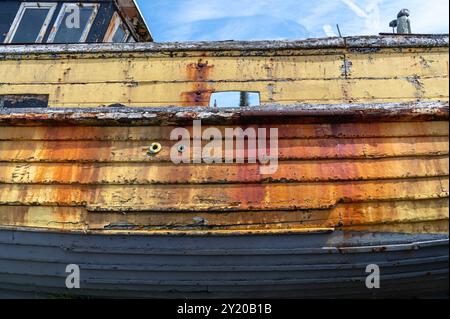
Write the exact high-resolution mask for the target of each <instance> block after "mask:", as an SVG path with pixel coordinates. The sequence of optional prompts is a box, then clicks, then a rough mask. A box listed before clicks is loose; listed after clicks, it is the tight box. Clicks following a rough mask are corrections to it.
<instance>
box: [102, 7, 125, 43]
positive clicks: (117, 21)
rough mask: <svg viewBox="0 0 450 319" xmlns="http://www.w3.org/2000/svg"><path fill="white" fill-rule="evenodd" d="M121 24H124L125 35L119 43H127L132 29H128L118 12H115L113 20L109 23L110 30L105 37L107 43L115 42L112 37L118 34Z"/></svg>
mask: <svg viewBox="0 0 450 319" xmlns="http://www.w3.org/2000/svg"><path fill="white" fill-rule="evenodd" d="M120 26H123V27H124V29H125V34H124V37H123V38H122V42H117V43H126V42H127V41H128V39H129V37H130V35H131V32H130V30H128V28H127V26H126V24H125V23H123V21H122V18H121V17H120V15H119V14H118V13H117V12H114V14H113V16H112V18H111V22H110V24H109V27H108V30H107V31H106V34H105V37H104V38H103V42H105V43H113V42H112V39H113V38H114V36H115V35H116V32H117V30H118V29H119V27H120Z"/></svg>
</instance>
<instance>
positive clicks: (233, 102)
mask: <svg viewBox="0 0 450 319" xmlns="http://www.w3.org/2000/svg"><path fill="white" fill-rule="evenodd" d="M260 104H261V102H260V96H259V92H248V91H229V92H215V93H213V94H212V95H211V99H210V102H209V106H210V107H219V108H228V107H229V108H233V107H247V106H250V107H252V106H259V105H260Z"/></svg>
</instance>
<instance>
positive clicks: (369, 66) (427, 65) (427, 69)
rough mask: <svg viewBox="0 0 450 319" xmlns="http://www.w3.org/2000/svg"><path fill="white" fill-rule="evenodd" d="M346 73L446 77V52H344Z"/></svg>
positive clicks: (378, 75) (379, 76)
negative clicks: (346, 65) (346, 66)
mask: <svg viewBox="0 0 450 319" xmlns="http://www.w3.org/2000/svg"><path fill="white" fill-rule="evenodd" d="M346 59H347V60H348V62H347V63H348V68H347V71H348V72H347V74H348V76H349V77H351V78H395V77H408V76H412V75H417V76H418V77H435V76H443V77H448V62H449V57H448V53H447V52H445V51H442V52H436V51H432V52H422V53H417V52H414V53H408V52H401V53H392V52H390V53H389V52H383V53H375V54H374V53H370V54H358V53H348V54H346Z"/></svg>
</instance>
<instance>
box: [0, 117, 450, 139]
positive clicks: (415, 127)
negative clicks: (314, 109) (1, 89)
mask: <svg viewBox="0 0 450 319" xmlns="http://www.w3.org/2000/svg"><path fill="white" fill-rule="evenodd" d="M211 127H214V128H216V129H218V130H219V131H220V132H221V133H222V135H223V136H225V128H227V127H226V126H210V125H203V126H202V128H203V129H205V130H206V129H208V128H211ZM261 127H264V128H267V129H270V128H277V129H278V136H279V138H281V139H284V138H346V137H347V138H355V137H425V136H430V137H431V136H448V135H449V126H448V122H444V121H441V122H397V123H392V122H386V123H332V124H303V125H301V124H299V125H295V124H294V125H289V124H280V125H273V124H272V125H270V124H269V125H264V126H261V125H247V126H245V129H246V128H253V129H255V131H257V128H261ZM176 128H177V127H176V126H162V127H161V126H145V127H142V126H137V127H136V126H130V127H123V126H115V127H114V126H113V127H111V126H107V127H100V126H42V127H40V126H36V127H15V126H0V140H2V141H8V140H10V141H19V140H47V141H71V140H74V141H75V140H85V141H96V140H102V141H109V140H113V141H115V140H118V141H127V140H131V141H141V140H142V141H152V140H169V138H170V133H171V132H172V131H173V130H174V129H176ZM185 128H186V129H187V130H188V131H189V133H190V134H191V136H193V133H192V126H190V127H185ZM231 128H233V127H231Z"/></svg>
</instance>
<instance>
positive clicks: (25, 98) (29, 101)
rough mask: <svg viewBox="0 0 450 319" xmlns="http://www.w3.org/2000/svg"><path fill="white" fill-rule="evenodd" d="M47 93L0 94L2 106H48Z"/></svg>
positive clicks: (9, 107) (15, 107)
mask: <svg viewBox="0 0 450 319" xmlns="http://www.w3.org/2000/svg"><path fill="white" fill-rule="evenodd" d="M48 97H49V96H48V95H47V94H9V95H0V108H8V109H21V108H46V107H48Z"/></svg>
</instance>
